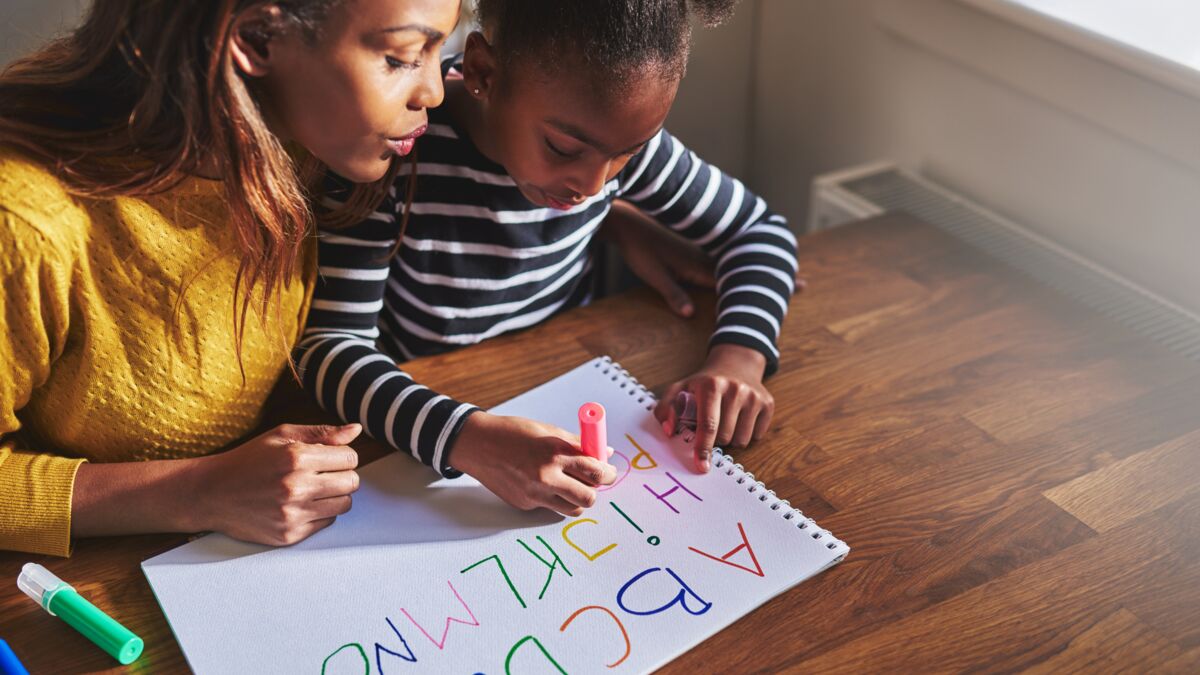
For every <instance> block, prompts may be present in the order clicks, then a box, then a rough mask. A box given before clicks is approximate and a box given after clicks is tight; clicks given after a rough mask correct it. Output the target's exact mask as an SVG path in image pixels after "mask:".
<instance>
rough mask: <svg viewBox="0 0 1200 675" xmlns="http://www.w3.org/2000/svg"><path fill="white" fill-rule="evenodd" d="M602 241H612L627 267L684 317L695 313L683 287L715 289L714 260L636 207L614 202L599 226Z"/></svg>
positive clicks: (693, 305)
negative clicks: (688, 285) (685, 285)
mask: <svg viewBox="0 0 1200 675" xmlns="http://www.w3.org/2000/svg"><path fill="white" fill-rule="evenodd" d="M599 236H600V238H602V239H606V240H608V241H611V242H613V243H614V244H615V245H616V246H617V249H618V250H620V251H621V257H622V258H623V259H624V260H625V264H626V265H628V266H629V269H630V270H632V271H633V273H634V274H635V275H637V277H638V278H639V279H641V280H642V281H643V282H644V283H645V284H646V285H647V286H649V287H650V288H653V289H654V290H655V291H657V292H658V294H659V295H661V296H662V298H663V300H665V301H666V302H667V306H668V307H670V308H671V311H673V312H675V313H676V314H678V315H679V316H682V317H685V318H686V317H690V316H692V315H693V314H695V313H696V306H695V304H694V303H693V302H692V297H691V296H690V295H688V292H687V291H686V290H685V289H684V288H683V284H691V285H693V286H699V287H701V288H713V287H714V286H715V284H716V282H715V281H714V279H713V261H712V260H710V259H709V258H708V256H707V255H705V254H704V252H703V251H701V250H700V248H699V247H698V246H696V245H694V244H692V243H691V242H689V241H687V240H686V239H684V238H682V237H680V236H679V235H677V234H675V233H673V232H671V231H669V230H668V229H667V228H665V227H663V226H662V225H659V224H658V223H657V222H656V221H655V220H654V219H652V218H650V217H649V216H646V215H644V214H643V213H642V212H641V211H638V210H637V209H636V208H634V207H633V205H631V204H629V203H627V202H623V201H620V200H617V201H614V202H613V204H612V209H611V210H610V211H609V214H608V217H607V218H605V219H604V224H603V225H601V227H600V233H599Z"/></svg>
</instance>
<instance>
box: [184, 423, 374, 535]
mask: <svg viewBox="0 0 1200 675" xmlns="http://www.w3.org/2000/svg"><path fill="white" fill-rule="evenodd" d="M361 431H362V427H361V426H360V425H358V424H347V425H345V426H340V427H330V426H300V425H292V424H285V425H282V426H279V427H276V428H274V429H272V430H271V431H268V432H267V433H265V434H263V435H261V436H258V437H257V438H255V439H253V440H251V441H249V442H247V443H245V444H243V445H240V446H238V447H236V448H234V449H232V450H229V451H228V452H224V453H221V454H219V455H212V456H209V457H204V458H202V459H201V460H200V461H201V462H202V468H201V470H200V471H201V473H200V476H199V477H198V481H197V487H198V490H199V492H198V494H197V499H196V500H195V502H196V507H197V508H198V509H199V510H200V513H201V520H200V523H201V527H200V528H199V529H206V530H215V531H217V532H223V533H225V534H227V535H229V536H231V537H233V538H235V539H241V540H244V541H251V542H255V543H259V544H270V545H272V546H287V545H290V544H294V543H296V542H298V541H301V540H303V539H306V538H308V537H309V536H311V535H312V534H313V533H314V532H316V531H318V530H320V529H322V528H325V527H328V526H329V525H331V524H332V523H333V521H334V519H335V518H337V517H338V516H340V515H341V514H343V513H346V512H347V511H349V510H350V504H351V498H350V495H351V493H353V492H354V491H355V490H357V489H358V484H359V478H358V473H357V472H356V471H355V470H354V469H355V467H357V466H358V453H357V452H355V451H354V449H353V448H351V447H349V445H348V444H349V443H350V441H352V440H354V438H355V437H357V436H358V434H359V433H360V432H361Z"/></svg>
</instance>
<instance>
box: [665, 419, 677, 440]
mask: <svg viewBox="0 0 1200 675" xmlns="http://www.w3.org/2000/svg"><path fill="white" fill-rule="evenodd" d="M662 427H663V433H664V434H666V435H667V438H670V437H671V436H673V435H674V434H673V433H672V432H673V431H675V430H674V429H672V428H671V422H670V421H666V422H663V423H662Z"/></svg>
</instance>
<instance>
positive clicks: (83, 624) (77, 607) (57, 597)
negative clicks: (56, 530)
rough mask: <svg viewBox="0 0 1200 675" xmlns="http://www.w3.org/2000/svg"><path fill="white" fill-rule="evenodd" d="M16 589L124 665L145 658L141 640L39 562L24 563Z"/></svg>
mask: <svg viewBox="0 0 1200 675" xmlns="http://www.w3.org/2000/svg"><path fill="white" fill-rule="evenodd" d="M17 586H18V587H19V588H20V589H21V590H22V591H24V593H25V595H28V596H29V597H31V598H33V601H34V602H36V603H37V604H39V605H41V606H42V609H44V610H46V611H47V612H50V616H57V617H58V618H60V619H62V620H63V621H66V622H67V623H69V624H71V627H72V628H74V629H75V630H77V631H79V632H80V633H82V634H83V636H84V637H86V638H87V639H89V640H91V641H92V642H95V643H96V645H97V646H99V647H100V648H101V649H103V650H104V651H106V652H108V653H109V654H110V655H111V656H112V657H113V658H114V659H116V660H117V661H120V662H121V665H129V664H130V663H133V662H134V661H136V660H137V657H139V656H141V655H142V647H143V646H144V645H143V644H142V638H140V637H138V636H136V635H134V634H133V633H132V632H131V631H130V630H129V629H128V628H126V627H125V626H122V625H121V624H119V623H117V622H116V621H114V620H113V618H112V617H110V616H109V615H107V614H105V613H104V612H102V611H100V610H99V609H98V608H97V607H96V606H95V605H93V604H92V603H90V602H88V601H87V600H84V599H83V596H82V595H80V594H79V593H76V592H75V589H74V588H72V587H71V585H70V584H68V583H67V582H65V581H63V580H62V579H59V578H58V577H56V576H54V575H53V574H52V573H51V572H50V570H48V569H46V568H45V567H42V566H41V565H38V564H37V563H25V566H24V567H22V568H21V574H20V576H18V577H17Z"/></svg>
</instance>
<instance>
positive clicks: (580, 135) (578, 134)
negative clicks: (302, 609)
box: [546, 118, 660, 155]
mask: <svg viewBox="0 0 1200 675" xmlns="http://www.w3.org/2000/svg"><path fill="white" fill-rule="evenodd" d="M546 124H549V125H550V126H552V127H554V128H555V129H558V130H559V131H561V132H563V133H564V134H566V135H568V136H570V137H572V138H574V139H575V140H577V141H579V142H580V143H583V144H584V145H590V146H592V147H593V148H595V149H597V150H599V151H600V152H608V148H606V147H604V144H603V143H601V142H600V141H597V140H594V139H592V137H591V136H588V135H587V133H585V132H584V131H583V130H582V129H580V128H579V127H577V126H575V125H574V124H568V123H567V122H562V121H560V120H556V119H553V118H551V119H548V120H546ZM659 131H660V130H659V129H655V130H654V133H653V134H651V135H650V138H654V137H655V136H657V135H658V132H659ZM650 138H647V139H646V140H644V141H640V142H638V143H634V144H633V145H631V146H629V147H628V148H626V149H625V150H622V151H620V152H616V153H613V154H616V155H627V154H629V153H631V152H633V151H634V150H637V149H638V148H640V147H642V146H643V145H645V144H647V143H649V142H650Z"/></svg>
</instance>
